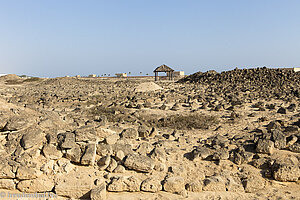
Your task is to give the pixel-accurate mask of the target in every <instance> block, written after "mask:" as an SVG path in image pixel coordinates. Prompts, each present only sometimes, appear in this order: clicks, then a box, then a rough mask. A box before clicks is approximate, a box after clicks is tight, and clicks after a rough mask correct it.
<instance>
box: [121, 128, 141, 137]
mask: <svg viewBox="0 0 300 200" xmlns="http://www.w3.org/2000/svg"><path fill="white" fill-rule="evenodd" d="M138 136H139V133H138V132H137V130H136V129H134V128H128V129H125V130H123V131H122V133H121V137H122V138H127V139H136V138H138Z"/></svg>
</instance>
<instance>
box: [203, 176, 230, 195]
mask: <svg viewBox="0 0 300 200" xmlns="http://www.w3.org/2000/svg"><path fill="white" fill-rule="evenodd" d="M203 191H214V192H217V191H226V186H225V181H224V179H223V178H222V177H220V176H211V177H208V178H206V179H204V181H203Z"/></svg>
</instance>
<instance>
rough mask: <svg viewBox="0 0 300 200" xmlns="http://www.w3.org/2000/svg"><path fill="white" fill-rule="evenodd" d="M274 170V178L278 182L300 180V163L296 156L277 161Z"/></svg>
mask: <svg viewBox="0 0 300 200" xmlns="http://www.w3.org/2000/svg"><path fill="white" fill-rule="evenodd" d="M272 168H273V169H272V170H273V177H274V179H275V180H277V181H283V182H287V181H297V180H298V179H299V178H300V168H299V161H298V159H297V158H296V157H295V156H287V157H283V158H278V159H276V161H275V162H274V164H273V167H272Z"/></svg>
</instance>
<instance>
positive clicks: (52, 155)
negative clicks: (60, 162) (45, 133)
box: [43, 144, 63, 160]
mask: <svg viewBox="0 0 300 200" xmlns="http://www.w3.org/2000/svg"><path fill="white" fill-rule="evenodd" d="M43 154H44V156H45V157H46V158H48V159H51V160H57V159H59V158H61V157H62V155H63V154H62V153H61V151H59V150H58V149H57V147H56V146H54V145H52V144H46V145H44V147H43Z"/></svg>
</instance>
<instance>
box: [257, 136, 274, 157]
mask: <svg viewBox="0 0 300 200" xmlns="http://www.w3.org/2000/svg"><path fill="white" fill-rule="evenodd" d="M256 151H257V152H258V153H266V154H272V153H273V152H274V142H273V141H271V140H268V139H259V140H258V142H257V146H256Z"/></svg>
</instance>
